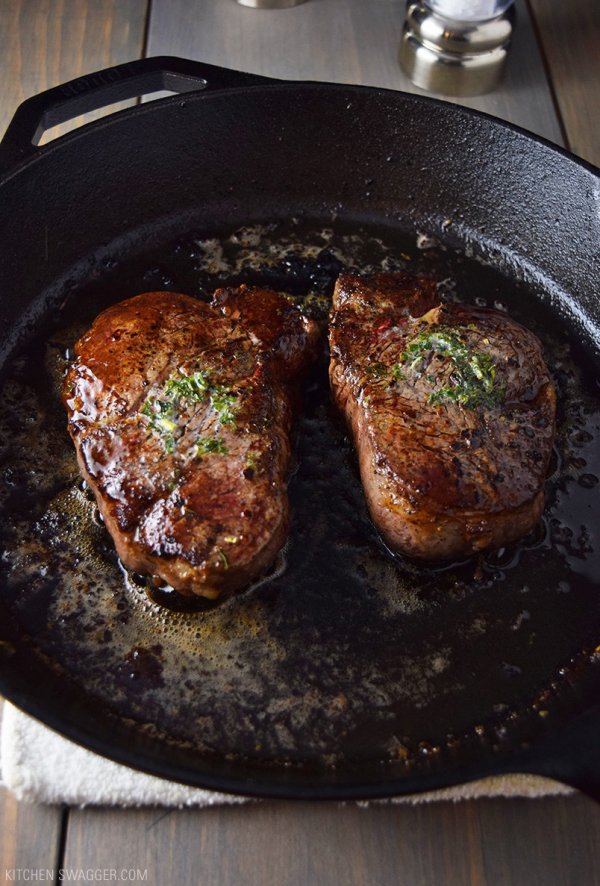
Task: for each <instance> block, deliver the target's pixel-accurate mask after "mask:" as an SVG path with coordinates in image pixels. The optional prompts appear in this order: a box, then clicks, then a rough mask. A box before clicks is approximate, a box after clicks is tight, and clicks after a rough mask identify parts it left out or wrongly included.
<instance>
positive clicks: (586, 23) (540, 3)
mask: <svg viewBox="0 0 600 886" xmlns="http://www.w3.org/2000/svg"><path fill="white" fill-rule="evenodd" d="M529 2H530V5H531V9H532V13H533V15H534V19H535V24H536V26H537V30H538V36H539V39H540V43H541V45H542V48H543V52H544V56H545V59H546V63H547V67H548V72H549V74H550V77H551V80H552V84H553V87H554V92H555V95H556V100H557V104H558V108H559V110H560V114H561V117H562V120H563V124H564V128H565V132H566V135H567V139H568V143H569V147H570V149H571V150H572V151H574V152H575V153H576V154H578V155H579V156H580V157H583V158H584V159H585V160H588V161H589V162H590V163H595V164H596V165H597V166H600V125H599V122H598V121H600V89H598V84H599V82H600V3H598V2H597V0H569V2H568V3H565V2H564V0H529Z"/></svg>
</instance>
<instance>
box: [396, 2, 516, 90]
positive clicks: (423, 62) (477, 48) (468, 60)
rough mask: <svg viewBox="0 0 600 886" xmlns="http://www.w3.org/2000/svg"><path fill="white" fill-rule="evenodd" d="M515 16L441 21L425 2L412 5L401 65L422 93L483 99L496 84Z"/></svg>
mask: <svg viewBox="0 0 600 886" xmlns="http://www.w3.org/2000/svg"><path fill="white" fill-rule="evenodd" d="M513 22H514V12H513V10H512V8H511V9H509V11H508V12H506V13H504V14H502V15H499V16H496V17H494V18H492V19H488V20H486V21H470V22H462V21H456V20H453V19H450V18H446V17H444V18H442V17H441V16H440V15H439V14H437V13H435V12H433V11H432V9H430V8H429V6H427V4H426V3H424V2H415V3H411V2H409V4H408V6H407V10H406V19H405V22H404V29H403V32H402V42H401V44H400V65H401V67H402V69H403V70H404V72H405V73H406V74H407V75H408V76H409V77H410V79H411V80H412V82H413V83H414V84H415V85H416V86H419V87H420V88H421V89H426V90H428V91H429V92H437V93H439V94H441V95H453V96H461V95H465V96H466V95H479V94H481V93H483V92H489V91H490V90H492V89H494V88H495V86H496V85H497V84H498V81H499V80H500V77H501V75H502V70H503V67H504V62H505V61H506V57H507V52H508V46H509V43H510V38H511V35H512V30H513Z"/></svg>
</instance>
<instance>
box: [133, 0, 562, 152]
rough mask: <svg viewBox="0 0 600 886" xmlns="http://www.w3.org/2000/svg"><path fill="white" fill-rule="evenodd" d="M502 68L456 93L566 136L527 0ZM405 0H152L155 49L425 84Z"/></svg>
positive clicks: (347, 77)
mask: <svg viewBox="0 0 600 886" xmlns="http://www.w3.org/2000/svg"><path fill="white" fill-rule="evenodd" d="M517 7H518V13H519V20H518V27H517V28H516V31H515V36H514V41H513V46H512V49H511V53H510V57H509V63H508V65H507V70H506V76H505V78H504V81H503V83H502V85H501V86H500V87H499V88H498V89H497V90H496V91H495V92H493V93H491V94H489V95H485V96H478V97H476V98H471V99H461V100H460V103H461V104H464V105H467V106H468V107H472V108H476V109H478V110H482V111H487V112H488V113H490V114H494V115H495V116H497V117H502V118H503V119H505V120H510V121H511V122H512V123H516V124H518V125H520V126H524V127H526V128H527V129H530V130H533V131H534V132H536V133H538V134H539V135H543V136H545V137H546V138H548V139H550V140H551V141H555V142H559V143H560V142H561V138H562V136H561V130H560V126H559V123H558V119H557V116H556V111H555V108H554V103H553V100H552V95H551V92H550V90H549V88H548V84H547V81H546V77H545V73H544V66H543V62H542V59H541V56H540V53H539V49H538V45H537V41H536V39H535V35H534V33H533V29H532V27H531V20H530V17H529V12H528V9H527V6H526V3H525V0H517ZM403 10H404V2H403V0H392V2H385V0H377V2H370V3H366V2H365V0H310V2H308V3H305V4H302V5H300V6H297V7H294V8H292V9H277V10H264V9H263V10H256V9H248V8H247V7H243V6H239V5H238V4H237V3H234V2H233V0H221V2H215V0H196V3H195V5H194V14H193V15H189V4H188V0H154V2H153V3H152V9H151V17H150V27H149V32H148V52H149V54H150V55H162V54H167V55H168V54H173V55H185V56H188V57H190V58H196V59H200V60H202V61H205V62H209V63H210V64H215V65H222V66H224V67H230V68H235V69H238V70H244V71H252V72H254V73H257V74H265V75H267V76H272V77H280V78H289V79H292V80H330V81H335V82H342V83H359V84H365V85H370V86H383V87H387V88H391V89H401V90H404V91H406V92H421V91H420V90H419V89H417V88H416V87H415V86H413V85H412V83H411V82H410V81H409V80H408V78H407V77H405V76H404V74H403V73H402V71H401V70H400V67H399V65H398V48H399V45H400V34H401V30H402V22H403V15H404V13H403Z"/></svg>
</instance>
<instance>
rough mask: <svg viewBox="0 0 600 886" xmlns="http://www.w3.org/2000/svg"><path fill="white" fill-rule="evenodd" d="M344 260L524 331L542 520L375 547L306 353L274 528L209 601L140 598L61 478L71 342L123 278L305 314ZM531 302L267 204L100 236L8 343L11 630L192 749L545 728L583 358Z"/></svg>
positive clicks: (568, 616) (591, 494) (423, 246)
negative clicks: (452, 554)
mask: <svg viewBox="0 0 600 886" xmlns="http://www.w3.org/2000/svg"><path fill="white" fill-rule="evenodd" d="M348 267H355V268H357V269H359V270H361V271H375V270H381V269H383V270H399V269H410V270H414V271H415V272H424V273H427V274H429V275H432V276H434V277H435V278H436V280H438V281H439V282H438V288H439V291H440V297H441V298H443V299H447V300H452V299H457V300H460V301H467V302H476V303H477V304H486V305H490V306H495V307H497V308H499V309H500V310H507V311H509V313H510V314H511V315H512V316H513V317H514V318H515V319H517V320H519V321H520V322H522V323H523V324H524V325H526V326H527V327H529V328H530V329H532V330H533V331H534V332H535V333H536V334H537V335H538V336H539V337H540V339H541V340H542V342H543V345H544V349H545V356H546V360H547V362H548V365H549V367H550V369H551V371H552V373H553V376H554V378H555V380H556V384H557V389H558V396H559V415H558V434H557V441H556V446H555V451H554V455H553V461H552V466H551V472H550V476H549V478H548V481H547V488H546V500H547V504H546V510H545V513H544V517H543V520H542V521H541V523H540V525H539V526H538V527H536V529H535V530H534V531H533V532H532V533H530V535H529V536H527V537H526V538H525V539H523V540H522V541H521V542H520V543H518V544H515V545H513V546H511V547H510V548H505V549H501V550H499V551H496V552H494V553H491V554H487V555H485V556H483V557H480V558H479V559H477V560H469V561H465V562H461V563H452V564H443V565H441V566H416V565H415V564H413V563H411V562H409V561H408V560H406V559H403V558H402V557H399V556H393V555H392V554H391V553H390V552H389V551H388V550H386V548H385V546H384V545H383V543H382V541H381V539H380V538H379V536H378V533H377V531H376V529H375V528H374V526H373V524H372V523H371V521H370V519H369V516H368V512H367V509H366V506H365V502H364V497H363V493H362V490H361V486H360V481H359V477H358V470H357V466H356V462H355V456H354V453H353V449H352V445H351V442H350V440H349V438H348V435H347V433H346V430H345V428H344V427H343V426H342V425H341V423H340V422H339V420H338V418H337V417H336V415H335V414H334V411H333V409H332V406H331V403H330V397H329V389H328V382H327V357H326V354H325V352H324V353H323V357H322V359H321V361H320V362H319V364H318V365H317V366H316V367H315V369H314V371H313V372H312V374H311V376H310V378H309V379H308V380H307V382H306V385H305V389H304V395H303V406H302V412H301V415H300V417H299V419H298V422H297V428H296V442H295V450H296V462H295V467H294V471H293V474H292V477H291V480H290V486H289V493H290V500H291V508H292V528H291V533H290V537H289V541H288V543H287V545H286V547H285V549H284V550H283V551H282V552H281V553H280V555H279V557H278V559H277V562H276V563H275V565H274V566H273V569H272V570H271V572H270V573H269V574H268V575H266V576H265V577H264V578H263V579H262V580H261V581H259V582H257V583H256V584H255V585H254V586H253V587H252V588H250V589H248V591H246V592H245V593H243V594H241V595H239V596H237V597H235V598H234V599H232V600H230V601H228V602H226V603H224V604H223V605H222V606H220V607H218V608H215V609H212V610H210V611H198V610H194V609H185V608H182V607H179V611H174V610H173V609H168V608H165V607H164V606H161V605H159V604H158V603H157V602H152V601H151V600H150V599H149V598H148V596H147V594H146V588H145V583H144V580H143V579H142V578H141V577H139V576H134V575H130V574H128V573H127V572H126V571H125V570H124V569H123V568H122V566H121V564H120V563H119V561H118V559H117V558H116V555H115V552H114V549H113V546H112V542H111V540H110V538H109V537H108V535H107V533H106V531H105V529H104V527H103V526H102V523H101V522H100V520H99V518H98V512H97V510H96V508H95V506H94V503H93V499H92V496H91V494H90V492H89V490H86V489H85V487H84V486H83V484H82V481H81V480H80V478H79V475H78V471H77V465H76V460H75V454H74V450H73V447H72V445H71V442H70V440H69V438H68V436H67V433H66V416H65V413H64V410H63V407H62V404H61V402H60V399H59V392H60V387H61V383H62V377H63V374H64V371H65V369H66V366H67V365H68V362H69V360H70V359H72V355H73V352H72V347H73V343H74V341H75V340H76V339H77V337H78V336H79V335H80V334H81V332H82V331H84V330H85V329H86V328H87V327H88V326H89V324H90V323H91V321H92V320H93V318H94V317H95V316H96V314H97V313H98V312H99V311H100V310H102V309H103V308H104V307H106V306H108V305H109V304H111V303H114V302H116V301H119V300H121V299H124V298H127V297H129V296H132V295H134V294H136V293H139V292H144V291H148V290H156V289H171V290H176V291H180V292H187V293H189V294H191V295H195V296H197V297H198V298H202V299H206V298H208V297H210V295H211V293H212V291H213V290H214V288H215V287H216V286H218V285H223V284H225V283H227V284H230V283H237V282H242V281H243V282H249V283H260V284H267V285H273V286H275V287H278V288H282V289H284V290H286V291H287V292H289V293H291V294H292V295H293V296H294V297H295V298H297V299H298V300H299V301H301V302H303V303H304V304H305V305H306V307H307V310H309V311H311V312H313V314H314V315H315V316H316V317H318V318H319V319H321V320H323V321H324V319H325V317H326V313H327V308H328V303H329V300H330V296H331V291H332V288H333V283H334V281H335V278H336V276H337V274H338V273H339V271H340V270H341V269H342V268H348ZM549 305H550V302H549V301H547V300H546V299H545V297H544V292H543V291H542V290H536V288H535V287H534V286H533V285H529V284H528V285H526V284H524V283H523V282H519V281H516V280H514V279H510V278H509V277H507V276H506V275H504V274H503V273H501V271H500V270H498V269H496V268H494V267H491V266H490V265H487V264H485V263H484V262H482V261H479V260H476V259H474V258H468V257H466V256H465V255H464V254H463V253H461V252H460V251H457V250H455V249H453V248H450V247H448V246H445V245H443V244H441V243H439V242H436V241H434V240H432V239H431V238H429V237H427V236H425V235H420V234H417V235H404V234H401V233H398V232H397V231H394V230H392V229H385V230H377V229H374V228H366V227H365V228H362V229H360V228H357V227H347V226H344V225H342V224H335V223H334V224H330V225H325V226H324V225H323V223H322V222H319V223H315V224H308V223H307V222H305V221H303V222H298V223H294V222H288V223H279V222H278V223H272V224H268V223H267V224H256V225H250V226H248V227H245V228H240V229H238V230H236V231H233V232H232V231H225V232H214V231H210V232H207V231H191V232H188V233H187V234H185V235H184V236H180V237H178V238H174V239H172V240H171V241H170V242H168V243H166V244H164V243H163V244H162V245H161V246H160V247H157V248H154V247H153V248H151V249H140V250H138V251H137V252H131V253H127V255H126V257H125V258H123V251H122V250H118V249H115V253H114V256H111V255H107V254H106V252H105V253H104V254H103V257H102V259H98V260H97V261H96V262H95V263H94V264H93V266H92V269H91V271H90V273H89V275H88V276H87V277H86V278H85V279H80V280H77V281H75V283H74V284H72V285H71V290H70V292H69V294H68V298H65V300H64V302H63V304H62V306H61V309H60V310H58V311H55V312H53V314H52V316H51V317H48V318H46V321H47V322H46V326H45V328H44V329H43V330H38V333H37V334H36V336H35V338H34V339H33V340H32V341H31V342H30V344H29V345H28V347H27V348H26V349H25V350H23V351H21V352H20V353H19V354H17V355H16V356H15V358H14V359H13V360H12V362H11V364H10V366H9V367H8V370H7V375H6V381H5V383H4V386H3V389H2V392H1V395H0V423H1V428H2V430H1V433H0V440H1V445H2V452H1V456H2V463H1V467H0V476H1V482H0V498H1V502H0V505H1V509H2V510H1V513H2V519H1V525H2V529H1V532H2V538H1V546H2V558H1V563H0V571H1V573H2V581H1V588H0V595H1V599H2V603H3V605H4V607H5V608H6V610H7V611H8V613H9V615H10V620H11V622H12V624H13V626H14V630H15V631H16V632H17V634H18V636H19V641H20V642H22V643H23V644H25V645H26V647H27V649H28V652H29V654H30V655H31V656H32V657H33V658H35V659H36V660H39V661H40V662H43V663H44V664H45V665H46V666H49V667H50V668H51V669H52V670H54V671H56V673H57V674H59V675H61V677H62V678H63V679H64V686H65V691H71V690H70V689H69V688H68V687H72V688H73V691H74V692H80V691H83V692H84V693H85V694H86V696H87V697H88V698H89V699H92V700H93V701H94V703H97V705H98V709H99V710H104V711H106V712H107V713H111V714H113V715H115V716H117V717H118V718H119V719H121V720H127V721H129V722H130V723H132V724H133V725H132V728H134V729H140V730H142V731H143V730H148V729H151V730H152V731H153V734H158V735H159V736H161V735H164V736H165V737H168V738H169V740H172V741H174V742H176V743H180V744H181V745H182V746H184V747H187V748H192V749H193V751H194V753H197V754H198V755H200V756H201V755H216V756H218V757H220V758H223V759H228V760H243V761H246V762H250V763H251V764H257V765H260V766H263V765H267V766H271V765H272V766H281V765H290V766H300V767H301V766H316V767H326V768H331V767H335V766H341V765H354V764H360V763H361V762H366V761H371V762H372V761H379V760H380V761H382V763H387V762H391V761H395V762H398V763H400V764H403V765H404V764H406V765H407V766H409V765H411V764H412V765H414V761H415V760H416V761H418V760H419V759H421V758H423V757H427V756H428V755H431V754H437V755H439V754H445V753H447V752H448V751H449V750H452V748H454V747H456V745H457V743H458V744H460V743H461V742H468V741H471V740H473V738H475V740H476V741H485V742H487V743H488V744H489V745H490V746H492V747H502V745H503V743H506V742H509V743H510V742H511V741H512V740H513V738H514V737H515V736H517V737H518V738H519V739H521V738H525V739H529V738H530V737H531V736H532V735H534V734H536V733H537V732H538V731H539V730H541V729H547V728H548V727H549V725H551V724H552V723H553V722H554V721H555V719H559V718H560V717H564V714H565V711H569V710H571V709H572V710H573V711H574V710H575V708H576V702H575V701H574V700H572V699H571V700H569V697H568V693H566V692H564V693H563V692H562V690H561V688H560V687H561V685H563V684H564V685H565V686H566V685H567V683H568V682H569V680H570V674H571V672H572V668H573V667H575V666H579V664H578V663H579V662H580V659H581V656H586V655H587V653H588V652H589V651H593V649H594V648H595V647H596V645H597V643H598V642H599V638H598V633H599V631H598V628H599V626H600V593H599V591H600V542H599V540H598V537H597V526H598V525H599V521H598V517H599V514H598V477H600V463H599V460H600V459H599V455H598V434H599V432H600V401H599V393H600V392H599V388H598V378H599V377H600V376H599V373H598V368H597V367H595V366H594V365H593V363H592V362H591V361H590V359H589V357H588V356H587V355H586V352H585V351H584V349H583V347H582V343H581V342H578V341H577V340H576V338H575V336H574V333H572V331H571V329H570V328H569V324H568V322H567V321H566V319H565V317H559V316H557V314H556V313H555V311H554V310H553V309H551V307H550V306H549ZM155 599H160V594H159V595H158V596H156V595H155ZM169 599H170V598H169V595H168V592H165V593H164V594H163V600H164V601H166V602H167V603H168V602H169ZM557 687H558V688H557Z"/></svg>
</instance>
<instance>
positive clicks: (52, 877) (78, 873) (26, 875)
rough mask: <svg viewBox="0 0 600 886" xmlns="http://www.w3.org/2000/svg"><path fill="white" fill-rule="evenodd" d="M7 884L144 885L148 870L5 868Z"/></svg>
mask: <svg viewBox="0 0 600 886" xmlns="http://www.w3.org/2000/svg"><path fill="white" fill-rule="evenodd" d="M4 877H5V880H6V882H7V883H41V882H44V883H106V882H108V883H111V882H112V883H143V882H144V881H146V882H147V880H148V869H147V868H146V869H145V870H140V869H139V868H122V869H118V868H59V870H58V871H55V870H51V869H49V868H5V869H4Z"/></svg>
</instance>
